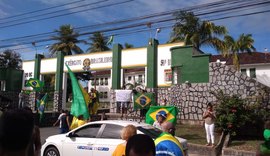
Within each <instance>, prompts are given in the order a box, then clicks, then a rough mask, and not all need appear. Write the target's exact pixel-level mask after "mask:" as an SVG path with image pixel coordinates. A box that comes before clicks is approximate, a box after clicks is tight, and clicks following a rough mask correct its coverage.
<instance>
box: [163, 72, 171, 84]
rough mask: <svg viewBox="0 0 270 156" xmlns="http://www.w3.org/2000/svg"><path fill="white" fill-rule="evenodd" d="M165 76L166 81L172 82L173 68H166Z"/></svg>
mask: <svg viewBox="0 0 270 156" xmlns="http://www.w3.org/2000/svg"><path fill="white" fill-rule="evenodd" d="M164 74H165V75H164V78H165V82H172V70H171V69H167V70H164Z"/></svg>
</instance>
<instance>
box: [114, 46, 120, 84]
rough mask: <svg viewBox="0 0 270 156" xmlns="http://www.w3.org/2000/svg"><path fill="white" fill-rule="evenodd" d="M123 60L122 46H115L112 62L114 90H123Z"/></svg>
mask: <svg viewBox="0 0 270 156" xmlns="http://www.w3.org/2000/svg"><path fill="white" fill-rule="evenodd" d="M121 60H122V48H121V46H120V44H114V45H113V62H112V89H120V88H121Z"/></svg>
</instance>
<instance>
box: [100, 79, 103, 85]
mask: <svg viewBox="0 0 270 156" xmlns="http://www.w3.org/2000/svg"><path fill="white" fill-rule="evenodd" d="M103 84H104V82H103V78H100V85H101V86H103Z"/></svg>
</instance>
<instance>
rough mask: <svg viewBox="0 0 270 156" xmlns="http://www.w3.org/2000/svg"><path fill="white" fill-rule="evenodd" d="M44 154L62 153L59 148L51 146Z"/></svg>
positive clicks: (57, 154) (57, 155)
mask: <svg viewBox="0 0 270 156" xmlns="http://www.w3.org/2000/svg"><path fill="white" fill-rule="evenodd" d="M44 156H60V154H59V151H58V150H57V148H55V147H53V146H51V147H49V148H47V149H46V150H45V152H44Z"/></svg>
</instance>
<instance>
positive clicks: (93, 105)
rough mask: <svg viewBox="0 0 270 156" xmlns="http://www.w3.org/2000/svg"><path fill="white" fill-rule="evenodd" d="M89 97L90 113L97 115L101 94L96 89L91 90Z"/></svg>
mask: <svg viewBox="0 0 270 156" xmlns="http://www.w3.org/2000/svg"><path fill="white" fill-rule="evenodd" d="M89 96H90V103H89V105H88V109H89V113H90V114H97V110H98V107H99V93H98V91H97V90H96V89H94V88H91V92H90V93H89Z"/></svg>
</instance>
